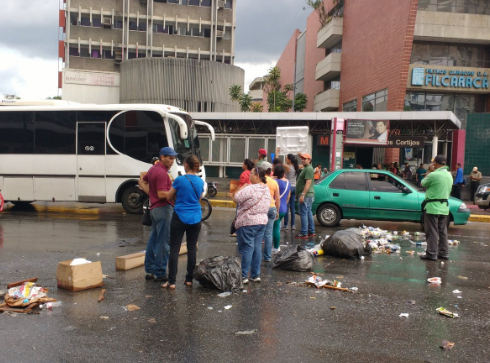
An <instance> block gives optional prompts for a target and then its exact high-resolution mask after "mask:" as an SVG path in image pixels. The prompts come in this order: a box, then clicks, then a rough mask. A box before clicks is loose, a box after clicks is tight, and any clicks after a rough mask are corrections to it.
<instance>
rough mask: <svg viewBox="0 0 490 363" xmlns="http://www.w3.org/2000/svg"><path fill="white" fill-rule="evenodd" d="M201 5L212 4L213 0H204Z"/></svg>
mask: <svg viewBox="0 0 490 363" xmlns="http://www.w3.org/2000/svg"><path fill="white" fill-rule="evenodd" d="M201 6H208V7H210V6H211V0H202V1H201Z"/></svg>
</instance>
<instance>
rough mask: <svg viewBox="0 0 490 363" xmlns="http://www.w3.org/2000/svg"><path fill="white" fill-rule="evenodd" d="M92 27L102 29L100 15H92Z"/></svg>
mask: <svg viewBox="0 0 490 363" xmlns="http://www.w3.org/2000/svg"><path fill="white" fill-rule="evenodd" d="M92 26H93V27H95V28H102V20H101V18H100V15H98V14H97V15H92Z"/></svg>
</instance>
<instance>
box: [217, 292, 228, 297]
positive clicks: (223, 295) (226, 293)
mask: <svg viewBox="0 0 490 363" xmlns="http://www.w3.org/2000/svg"><path fill="white" fill-rule="evenodd" d="M230 295H231V291H226V292H222V293H221V294H218V296H219V297H227V296H230Z"/></svg>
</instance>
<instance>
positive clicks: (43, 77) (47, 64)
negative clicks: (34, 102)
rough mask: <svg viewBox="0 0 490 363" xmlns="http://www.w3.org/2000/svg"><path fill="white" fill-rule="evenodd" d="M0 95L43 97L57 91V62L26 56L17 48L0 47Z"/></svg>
mask: <svg viewBox="0 0 490 363" xmlns="http://www.w3.org/2000/svg"><path fill="white" fill-rule="evenodd" d="M0 59H2V62H0V80H2V81H1V82H0V97H1V96H3V95H4V94H8V95H16V96H18V97H21V98H22V99H45V98H46V97H53V96H56V95H57V92H58V62H57V61H56V60H46V59H42V58H37V57H34V58H27V57H25V56H24V55H23V54H21V53H20V52H19V51H17V50H13V49H9V48H1V49H0Z"/></svg>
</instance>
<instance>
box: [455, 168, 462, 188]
mask: <svg viewBox="0 0 490 363" xmlns="http://www.w3.org/2000/svg"><path fill="white" fill-rule="evenodd" d="M454 184H455V185H456V184H463V168H458V170H457V171H456V178H455V179H454Z"/></svg>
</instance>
